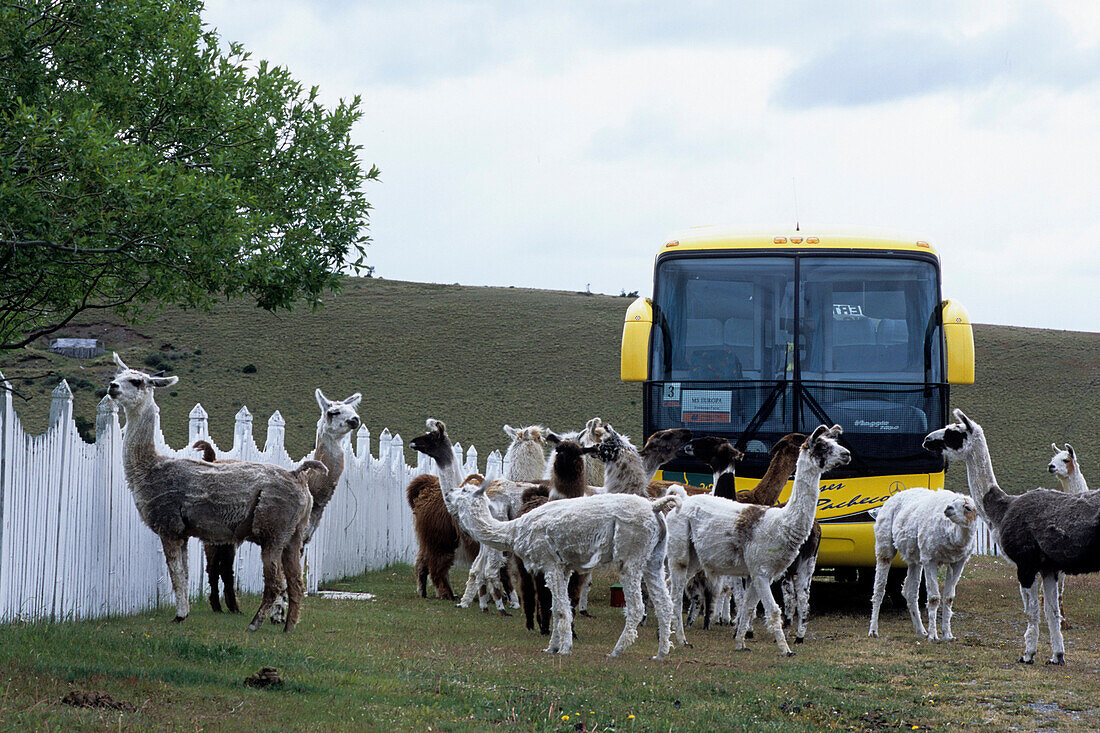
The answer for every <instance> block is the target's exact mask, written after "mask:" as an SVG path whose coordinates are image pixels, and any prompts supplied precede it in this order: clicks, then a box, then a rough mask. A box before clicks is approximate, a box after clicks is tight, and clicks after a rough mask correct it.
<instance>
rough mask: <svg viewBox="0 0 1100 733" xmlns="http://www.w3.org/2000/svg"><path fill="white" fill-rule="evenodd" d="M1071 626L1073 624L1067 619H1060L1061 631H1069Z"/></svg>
mask: <svg viewBox="0 0 1100 733" xmlns="http://www.w3.org/2000/svg"><path fill="white" fill-rule="evenodd" d="M1072 628H1073V624H1071V623H1070V622H1069V621H1066V620H1065V619H1062V631H1069V630H1070V629H1072Z"/></svg>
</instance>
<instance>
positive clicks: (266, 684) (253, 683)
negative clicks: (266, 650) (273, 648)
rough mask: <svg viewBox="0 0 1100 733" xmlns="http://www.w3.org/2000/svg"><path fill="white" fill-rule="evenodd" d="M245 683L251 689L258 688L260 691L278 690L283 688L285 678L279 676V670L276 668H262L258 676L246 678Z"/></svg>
mask: <svg viewBox="0 0 1100 733" xmlns="http://www.w3.org/2000/svg"><path fill="white" fill-rule="evenodd" d="M244 683H245V684H246V685H248V686H249V687H258V688H260V689H263V688H275V689H278V688H280V687H282V686H283V678H282V676H281V675H280V674H279V670H277V669H275V668H274V667H261V668H260V671H259V672H257V673H256V674H253V675H249V676H248V677H245V679H244Z"/></svg>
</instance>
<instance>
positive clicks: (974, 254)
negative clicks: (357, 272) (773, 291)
mask: <svg viewBox="0 0 1100 733" xmlns="http://www.w3.org/2000/svg"><path fill="white" fill-rule="evenodd" d="M204 19H205V20H206V21H207V22H208V23H209V24H210V25H211V26H213V27H214V28H216V29H217V30H218V32H219V35H220V36H221V39H222V41H223V42H228V41H240V42H241V43H243V44H244V45H245V47H246V48H247V49H248V50H250V51H251V52H252V53H253V55H254V56H255V57H256V58H265V59H268V60H269V61H271V62H273V63H276V64H279V65H283V66H287V67H289V68H290V70H291V72H292V73H293V75H294V76H295V77H296V78H298V79H300V80H301V81H303V82H304V83H305V84H306V85H313V84H317V85H319V86H320V87H321V93H322V98H323V99H325V100H327V101H328V102H330V103H331V102H334V101H335V100H336V99H338V98H340V97H350V96H352V95H355V94H359V95H361V96H362V98H363V108H364V110H365V114H364V116H363V119H362V121H361V122H360V123H359V125H358V127H357V128H356V130H355V134H354V137H355V142H357V143H358V144H360V145H362V146H363V151H362V157H363V162H364V165H366V166H368V167H369V166H370V165H371V164H375V165H377V166H378V167H379V168H380V169H381V171H382V177H381V182H378V183H371V184H368V186H367V189H366V195H367V199H368V200H369V201H370V202H371V203H372V204H373V206H374V207H375V208H374V211H373V212H372V214H371V225H370V236H371V237H372V238H373V240H374V243H373V244H372V246H371V247H370V250H369V262H371V263H372V264H374V265H375V266H376V267H377V274H378V275H380V276H382V277H385V278H389V279H394V280H417V281H426V282H445V283H455V282H457V283H462V284H464V285H518V286H526V287H536V288H553V289H564V290H584V289H585V288H586V287H587V286H588V285H589V284H590V286H591V289H592V290H593V291H595V292H606V293H614V294H618V293H619V292H620V291H621V290H627V291H630V290H639V291H641V292H642V293H643V294H649V293H650V291H651V288H652V268H653V257H654V255H655V254H656V252H657V249H658V247H659V246H660V245H661V244H662V243H663V241H664V240H665V238H666V235H668V234H669V233H671V232H673V231H675V230H677V229H682V228H686V227H689V226H694V225H698V224H721V225H729V226H733V227H737V228H746V229H753V230H755V229H758V228H760V226H761V225H772V224H778V225H782V226H790V225H791V224H793V222H794V221H795V218H796V216H797V218H798V219H799V220H800V221H801V222H802V229H803V231H804V232H807V233H810V230H811V229H816V230H818V231H823V230H826V229H830V228H834V229H835V228H837V227H850V226H870V227H882V228H887V229H891V230H904V231H912V232H916V233H919V234H921V235H923V236H925V237H926V238H928V239H929V240H930V241H931V242H932V243H933V245H934V246H935V247H936V248H937V249H938V250H939V252H940V256H941V260H942V263H943V275H944V277H943V292H944V295H945V296H946V297H952V298H955V299H956V300H959V301H960V302H962V303H963V304H964V305H965V306H966V307H967V308H968V310H969V311H970V315H971V318H972V319H973V320H974V321H975V322H978V323H999V324H1011V325H1020V326H1039V327H1044V328H1059V329H1071V330H1085V331H1100V122H1098V121H1100V2H1096V1H1095V0H1079V1H1075V2H1068V1H1067V2H1062V1H1058V0H1049V1H1046V2H1038V1H1037V2H1004V1H1001V0H997V1H993V2H967V3H959V2H957V1H956V0H950V1H948V2H941V1H939V0H932V1H928V0H925V1H923V2H920V3H916V2H913V3H898V2H880V1H879V0H867V1H865V2H829V3H822V2H818V1H816V0H807V1H806V2H786V3H765V2H754V3H733V2H718V1H715V2H678V3H675V4H673V3H650V2H646V3H643V2H625V1H620V2H598V1H592V2H585V1H581V0H578V1H577V2H556V3H545V2H540V3H530V2H448V1H443V0H404V1H403V2H397V3H395V2H355V1H353V0H329V1H326V2H322V1H319V0H312V1H307V0H282V1H280V0H209V2H208V3H207V9H206V11H205V12H204Z"/></svg>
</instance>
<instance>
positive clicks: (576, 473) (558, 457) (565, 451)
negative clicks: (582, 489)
mask: <svg viewBox="0 0 1100 733" xmlns="http://www.w3.org/2000/svg"><path fill="white" fill-rule="evenodd" d="M599 449H600V447H599V446H598V445H586V446H582V445H581V444H580V443H576V442H574V441H572V440H563V441H561V442H559V443H557V445H556V447H555V450H554V475H556V476H557V477H558V478H559V479H560V480H562V481H564V482H566V483H570V482H573V481H579V480H580V479H581V478H582V477H583V476H584V457H585V456H586V455H589V454H592V453H595V452H597V451H598V450H599Z"/></svg>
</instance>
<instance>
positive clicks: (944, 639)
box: [940, 636, 955, 641]
mask: <svg viewBox="0 0 1100 733" xmlns="http://www.w3.org/2000/svg"><path fill="white" fill-rule="evenodd" d="M940 641H955V637H954V636H944V637H941V638H940Z"/></svg>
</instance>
